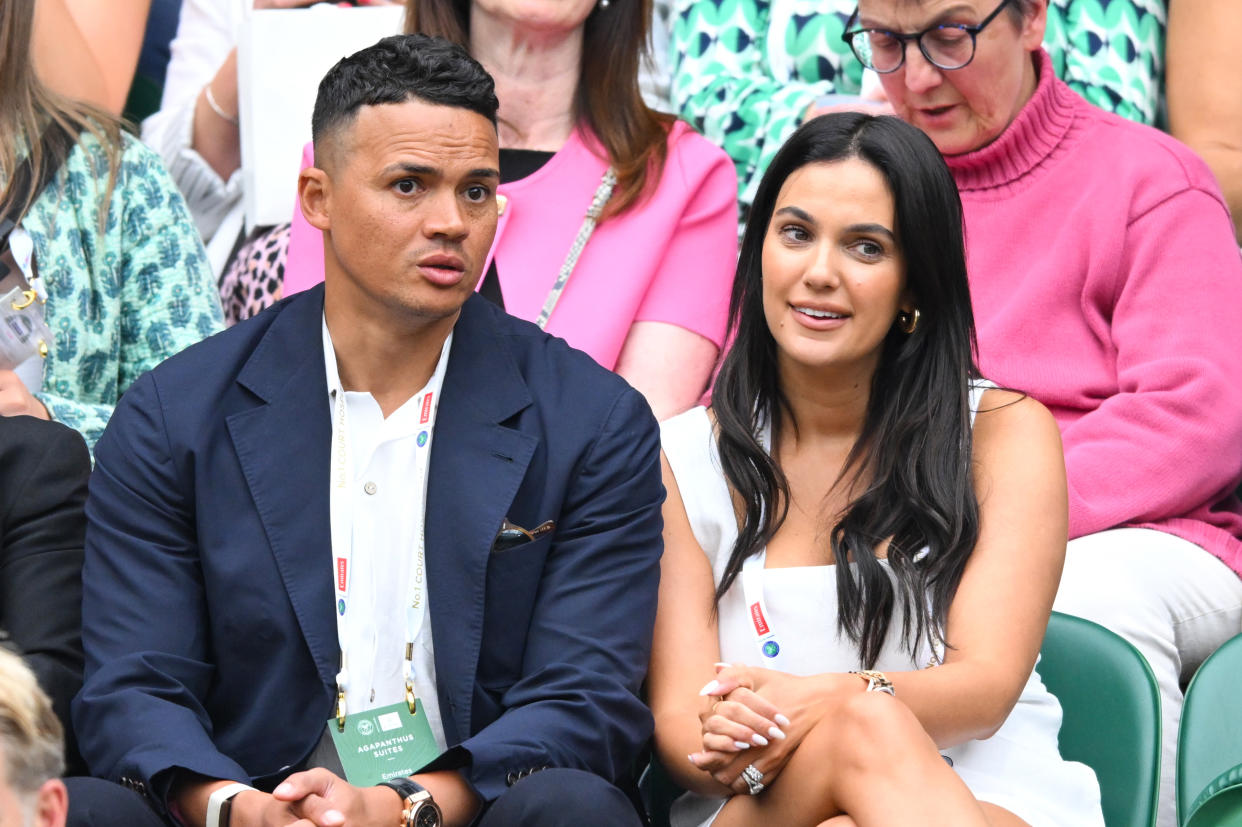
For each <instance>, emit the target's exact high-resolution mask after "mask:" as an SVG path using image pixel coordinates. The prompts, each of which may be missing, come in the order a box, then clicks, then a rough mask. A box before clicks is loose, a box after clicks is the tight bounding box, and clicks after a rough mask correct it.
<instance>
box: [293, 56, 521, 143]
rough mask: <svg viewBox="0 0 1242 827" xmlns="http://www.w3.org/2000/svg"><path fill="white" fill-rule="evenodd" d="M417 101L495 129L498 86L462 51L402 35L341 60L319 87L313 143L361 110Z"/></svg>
mask: <svg viewBox="0 0 1242 827" xmlns="http://www.w3.org/2000/svg"><path fill="white" fill-rule="evenodd" d="M411 99H417V100H421V101H425V102H427V103H434V104H441V105H443V106H455V107H459V108H461V109H468V110H470V111H471V112H476V113H478V114H480V115H482V116H483V117H485V118H487V119H488V120H489V121H491V122H492V125H493V126H495V125H496V110H497V109H499V107H500V104H499V102H498V101H497V100H496V84H495V82H494V81H493V80H492V76H491V75H489V74H488V73H487V70H486V69H484V68H483V67H482V66H481V65H480V64H479V62H478V61H477V60H475V59H474V58H472V57H471V56H470V55H469V54H467V53H466V50H465V49H463V48H462V47H461V46H458V45H456V44H454V43H451V42H449V41H447V40H445V39H443V38H440V37H429V36H428V35H423V34H399V35H393V36H392V37H386V38H384V39H383V40H381V41H379V42H378V43H376V44H375V45H374V46H368V47H367V48H365V49H363V50H361V51H359V52H355V53H354V54H352V55H350V56H349V57H345V58H342V59H341V60H340V61H338V62H337V64H336V65H335V66H333V67H332V68H331V69H329V70H328V73H327V74H326V75H324V76H323V80H322V81H320V82H319V94H318V96H317V97H316V99H315V111H314V114H312V115H311V139H312V140H313V141H314V143H315V145H316V146H317V147H318V145H319V142H320V140H321V139H322V138H324V137H325V136H327V135H328V134H330V133H332V132H334V131H336V130H337V129H338V128H340V127H341V126H344V125H346V124H348V123H350V122H352V121H353V119H354V117H355V116H356V115H357V113H358V109H359V108H360V107H363V106H377V105H379V104H385V103H405V102H406V101H408V100H411Z"/></svg>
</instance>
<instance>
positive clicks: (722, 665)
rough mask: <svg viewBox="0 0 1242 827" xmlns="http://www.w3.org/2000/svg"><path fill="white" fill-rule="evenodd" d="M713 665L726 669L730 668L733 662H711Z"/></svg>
mask: <svg viewBox="0 0 1242 827" xmlns="http://www.w3.org/2000/svg"><path fill="white" fill-rule="evenodd" d="M713 666H715V667H716V668H717V669H728V668H730V667H731V666H733V664H731V663H716V664H713Z"/></svg>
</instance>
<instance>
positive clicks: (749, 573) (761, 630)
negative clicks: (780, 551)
mask: <svg viewBox="0 0 1242 827" xmlns="http://www.w3.org/2000/svg"><path fill="white" fill-rule="evenodd" d="M767 556H768V554H767V552H766V551H760V552H759V553H758V554H752V555H751V556H750V557H747V558H746V560H745V561H744V562H743V563H742V598H743V599H744V600H745V601H746V616H747V620H748V621H749V622H750V630H751V632H752V633H753V634H754V636H755V644H756V645H757V646H758V647H759V654H760V655H762V656H763V659H764V661H765V662H767V663H769V664H770V665H772V666H773V667H775V666H776V664H777V663H779V658H780V654H781V644H780V641H778V640H777V638H776V629H775V628H773V626H772V615H770V614H768V607H767V604H766V603H765V602H764V600H763V565H764V561H765V560H767Z"/></svg>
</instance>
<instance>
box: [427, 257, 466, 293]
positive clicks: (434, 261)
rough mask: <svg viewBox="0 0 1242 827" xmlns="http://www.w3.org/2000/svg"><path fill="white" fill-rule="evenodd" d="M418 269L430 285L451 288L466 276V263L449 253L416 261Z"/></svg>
mask: <svg viewBox="0 0 1242 827" xmlns="http://www.w3.org/2000/svg"><path fill="white" fill-rule="evenodd" d="M418 269H419V271H420V272H422V274H423V277H424V278H426V279H427V280H428V281H430V282H431V283H432V284H437V285H439V286H441V287H451V286H453V285H455V284H457V283H458V282H459V281H461V280H462V278H463V277H464V276H465V274H466V263H465V262H464V261H462V259H461V258H460V257H458V256H455V255H451V254H449V253H435V254H433V255H430V256H426V257H424V258H422V259H419V261H418Z"/></svg>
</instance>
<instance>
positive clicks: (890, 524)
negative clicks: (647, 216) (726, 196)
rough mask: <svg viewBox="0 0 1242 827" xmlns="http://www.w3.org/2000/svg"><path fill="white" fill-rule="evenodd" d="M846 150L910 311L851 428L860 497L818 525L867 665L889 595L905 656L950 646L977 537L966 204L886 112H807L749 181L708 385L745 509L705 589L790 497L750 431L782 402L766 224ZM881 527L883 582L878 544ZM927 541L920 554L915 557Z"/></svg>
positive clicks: (785, 406)
mask: <svg viewBox="0 0 1242 827" xmlns="http://www.w3.org/2000/svg"><path fill="white" fill-rule="evenodd" d="M847 158H858V159H861V160H863V161H865V162H867V163H869V164H871V165H872V166H874V167H875V168H876V169H877V170H879V171H880V173H881V174H882V175H883V176H884V178H885V179H886V181H887V183H888V188H889V191H890V193H891V194H892V196H893V201H894V205H895V208H896V209H895V211H896V225H897V226H896V235H897V239H898V243H899V245H900V247H901V250H902V253H903V255H904V258H905V262H906V285H907V289H908V290H909V291H910V293H911V295H913V297H914V300H915V305H916V306H917V307H918V308H919V310H920V318H919V321H918V324H917V326H916V327H915V330H914V332H913V333H910V334H907V333H905V332H903V331H902V330H901V329H899V328H898V327H897V326H896V325H894V327H893V329H892V330H891V331H890V332H889V334H888V335H887V337H886V338H885V339H884V342H883V344H882V346H881V347H882V352H881V355H880V361H879V366H878V367H877V369H876V372H875V376H874V378H873V379H872V382H871V393H870V397H869V401H868V403H867V411H866V415H865V419H864V422H863V427H862V432H861V434H860V436H859V438H858V441H857V442H856V443H855V445H854V447H853V449H852V450H851V452H850V454H849V456H848V458H847V459H846V462H845V466H844V468H843V470H842V472H841V477H840V478H839V479H838V484H842V483H845V484H847V486H848V489H847V490H850V491H851V492H854V491H855V490H858V491H860V493H857V495H856V496H854V497H853V499H852V501H851V502H850V504H849V505H848V507H847V510H846V511H845V514H844V516H843V517H842V518H841V520H840V522H838V523H837V524H836V525H835V526H833V529H832V531H831V532H830V534H829V542H830V544H831V551H832V555H833V559H834V560H835V561H836V562H837V563H838V564H839V565H837V567H836V577H837V609H838V615H837V622H838V628H839V629H840V630H841V631H843V632H844V633H845V634H846V635H848V637H849V639H850V640H851V641H853V642H854V643H855V644H856V645H857V646H858V648H859V650H860V653H861V658H862V662H863V664H864V665H865V666H867V667H870V666H874V664H875V661H876V658H877V657H878V656H879V653H880V650H881V648H882V646H883V644H884V641H885V638H886V637H887V635H888V630H889V625H890V621H891V619H892V613H893V610H894V608H895V607H897V606H900V607H901V608H902V609H903V622H902V629H901V634H902V643H903V645H904V646H905V647H906V648H907V649H908V650H909V651H910V652H911V653H913V651H914V649H915V647H916V646H917V644H918V642H919V641H920V640H926V641H927V642H928V643H929V644H932V645H933V646H934V645H936V644H944V643H945V640H944V632H943V630H944V625H945V619H946V617H947V615H948V610H949V604H950V602H952V600H953V595H954V594H955V593H956V591H957V586H958V583H959V582H960V581H961V577H962V571H963V569H964V568H965V566H966V560H967V558H968V557H969V556H970V553H971V551H972V550H973V548H974V545H975V541H976V539H977V538H978V533H979V508H978V502H977V501H976V499H975V493H974V487H973V480H972V472H971V434H970V411H969V409H968V407H969V394H970V387H969V386H970V383H971V381H972V380H974V379H976V378H977V377H978V375H979V374H978V370H977V368H976V367H975V362H974V353H975V328H974V317H973V315H972V313H971V307H970V292H969V289H968V287H967V284H966V256H965V251H964V249H963V243H964V242H963V235H962V232H963V231H962V205H961V200H960V199H959V197H958V194H957V187H956V185H955V184H954V182H953V178H952V176H950V174H949V171H948V168H947V167H946V166H945V164H944V160H943V159H942V158H941V156H940V153H939V151H938V150H937V149H936V147H935V145H934V144H933V143H932V142H931V140H930V139H928V138H927V136H926V135H924V134H923V133H922V132H921V131H919V130H918V129H916V128H915V127H912V126H910V125H909V124H906V123H904V122H902V121H901V120H899V119H897V118H893V117H872V116H870V115H862V114H859V113H843V114H836V115H826V116H824V117H820V118H815V119H814V120H811V121H809V122H807V123H806V124H804V125H803V126H802V127H801V128H799V129H798V130H797V131H796V132H795V133H794V134H793V135H792V136H791V137H790V139H789V141H788V142H787V143H786V144H785V146H784V147H783V148H782V149H781V151H780V152H779V153H777V155H776V158H775V159H773V161H772V164H771V166H769V167H768V170H767V173H766V174H765V175H764V176H763V180H762V181H761V182H760V184H759V189H758V192H757V193H756V196H755V200H754V206H753V208H752V210H751V214H750V220H749V222H748V223H747V225H746V233H745V235H744V237H743V240H742V251H741V256H740V258H739V261H738V266H737V278H736V279H735V281H734V283H733V296H732V300H731V302H730V310H729V315H730V320H731V325H732V327H733V329H734V330H735V331H736V339H735V341H734V344H733V347H732V349H731V350H730V351H729V353H728V355H727V356H726V357H725V360H724V364H723V365H722V367H721V370H720V375H719V377H718V378H717V380H716V385H715V388H714V390H713V394H712V406H713V410H714V412H715V415H716V423H717V435H716V439H717V443H718V445H719V449H720V458H721V462H722V464H723V467H724V472H725V477H726V478H727V479H728V481H729V484H730V486H732V489H733V490H734V492H736V494H737V496H738V497H740V499H741V504H742V506H743V508H744V514H743V521H742V526H741V530H740V532H739V534H738V539H737V543H736V544H735V545H734V547H733V551H732V553H731V555H730V557H729V562H728V565H727V566H726V568H725V571H724V577H723V578H722V579H721V581H720V585H719V587H718V588H717V590H716V599H717V601H719V600H720V598H721V597H723V595H724V594H725V592H726V591H728V589H729V587H730V586H731V585H732V584H733V581H734V580H735V579H736V578H737V576H738V573H739V572H740V571H741V568H742V563H743V561H744V560H745V559H746V558H747V557H749V556H751V555H752V554H756V553H757V552H759V551H760V550H761V549H763V548H764V547H765V546H766V545H767V543H768V542H769V540H771V538H772V536H773V535H774V534H776V532H777V530H778V529H779V528H780V526H781V524H782V523H783V522H784V520H785V517H786V515H787V513H788V509H789V484H788V482H787V480H786V479H785V475H784V474H783V473H782V471H781V469H780V467H779V466H777V464H776V462H775V461H774V460H773V458H772V456H771V455H770V454H769V453H768V451H766V450H765V449H764V447H763V446H762V445H761V444H760V442H759V440H758V438H757V433H758V430H759V428H760V427H761V424H762V423H763V422H765V421H766V422H769V423H771V427H772V445H773V446H775V445H777V444H778V439H779V434H780V428H781V419H782V417H781V414H782V413H790V408H789V403H788V400H787V398H786V396H785V394H784V391H783V389H782V388H781V386H780V378H779V377H780V373H779V371H778V369H777V353H776V343H775V340H774V339H773V338H772V334H771V332H770V331H769V329H768V325H767V321H766V318H765V316H764V312H763V271H762V256H763V244H764V240H765V238H766V237H767V235H768V223H769V222H770V221H771V219H772V213H773V210H774V209H775V206H776V199H777V195H778V194H779V192H780V190H781V186H782V185H783V184H784V183H785V180H786V179H787V178H788V177H789V176H790V175H791V174H792V173H793V172H794V171H795V170H797V169H799V168H801V167H803V166H805V165H807V164H811V163H817V162H827V161H839V160H844V159H847ZM825 493H826V492H825ZM888 538H891V543H890V544H889V546H888V561H889V567H890V570H891V572H892V574H893V576H894V578H893V580H890V579H889V577H888V576H887V575H886V573H885V572H884V570H883V568H882V566H881V565H880V563H879V560H878V559H877V558H876V555H875V550H876V547H877V546H878V545H879V544H880V543H882V542H883V541H884V540H886V539H888ZM925 547H926V548H927V549H928V550H929V551H928V553H927V554H926V555H925V556H921V555H920V552H921V550H922V549H923V548H925ZM847 561H852V562H853V563H854V565H853V566H850V565H846V562H847ZM893 582H895V583H896V588H894V586H893ZM929 615H930V616H929Z"/></svg>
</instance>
